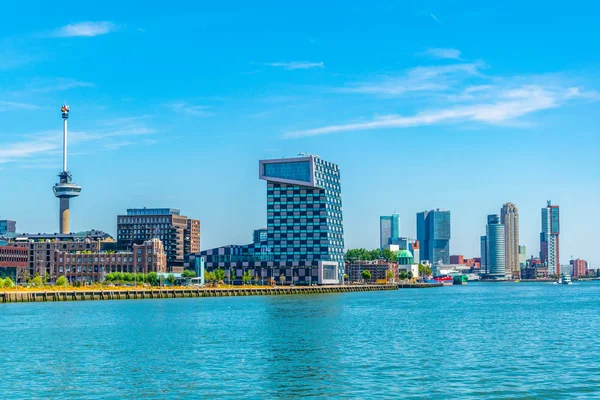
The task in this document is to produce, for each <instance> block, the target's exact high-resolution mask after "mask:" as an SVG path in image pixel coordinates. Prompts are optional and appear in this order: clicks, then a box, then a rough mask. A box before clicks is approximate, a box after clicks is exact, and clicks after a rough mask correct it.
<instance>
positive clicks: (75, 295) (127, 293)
mask: <svg viewBox="0 0 600 400" xmlns="http://www.w3.org/2000/svg"><path fill="white" fill-rule="evenodd" d="M396 289H398V285H340V286H307V287H301V286H295V287H274V288H270V287H265V288H244V287H240V288H222V289H221V288H177V289H166V288H165V289H137V290H133V289H132V290H123V289H115V290H61V291H35V292H33V291H32V292H29V291H27V292H25V291H24V292H14V291H13V292H2V293H0V302H2V303H21V302H24V303H28V302H45V301H88V300H129V299H167V298H190V297H231V296H289V295H301V294H325V293H349V292H373V291H382V290H396Z"/></svg>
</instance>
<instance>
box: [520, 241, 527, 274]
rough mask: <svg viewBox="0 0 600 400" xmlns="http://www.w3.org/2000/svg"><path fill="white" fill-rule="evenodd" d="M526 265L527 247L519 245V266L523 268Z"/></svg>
mask: <svg viewBox="0 0 600 400" xmlns="http://www.w3.org/2000/svg"><path fill="white" fill-rule="evenodd" d="M526 266H527V247H525V246H524V245H521V244H520V245H519V267H521V268H525V267H526Z"/></svg>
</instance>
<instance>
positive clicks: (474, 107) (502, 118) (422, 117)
mask: <svg viewBox="0 0 600 400" xmlns="http://www.w3.org/2000/svg"><path fill="white" fill-rule="evenodd" d="M581 93H582V92H581V91H580V89H579V88H574V87H569V88H566V89H554V88H545V87H542V86H539V85H525V86H521V87H517V88H512V89H505V90H500V91H498V93H497V96H496V101H494V102H488V103H476V104H471V105H466V106H460V107H453V108H440V109H437V110H433V111H425V112H420V113H417V114H415V115H412V116H386V117H384V118H377V119H372V120H371V121H367V122H361V123H351V124H341V125H329V126H324V127H320V128H315V129H307V130H300V131H294V132H288V133H286V134H284V137H287V138H300V137H307V136H319V135H326V134H331V133H339V132H350V131H364V130H373V129H384V128H410V127H417V126H427V125H434V124H440V123H451V122H461V121H462V122H468V121H475V122H482V123H487V124H500V123H504V122H511V121H513V120H515V119H517V118H519V117H522V116H525V115H528V114H531V113H534V112H537V111H541V110H547V109H552V108H556V107H558V106H560V105H562V104H563V103H564V102H565V101H567V100H569V99H572V98H574V97H581V98H585V96H583V95H581Z"/></svg>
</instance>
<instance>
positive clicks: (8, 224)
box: [0, 219, 17, 235]
mask: <svg viewBox="0 0 600 400" xmlns="http://www.w3.org/2000/svg"><path fill="white" fill-rule="evenodd" d="M16 232H17V223H16V222H15V221H11V220H8V219H0V235H5V234H7V233H16Z"/></svg>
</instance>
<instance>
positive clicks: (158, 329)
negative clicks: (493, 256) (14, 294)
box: [0, 283, 600, 399]
mask: <svg viewBox="0 0 600 400" xmlns="http://www.w3.org/2000/svg"><path fill="white" fill-rule="evenodd" d="M0 338H1V343H2V347H1V352H0V364H1V368H2V375H1V376H0V396H1V397H2V398H90V399H112V398H167V397H170V398H190V399H195V398H214V397H221V398H232V397H237V398H239V397H245V398H294V397H301V396H311V397H323V398H326V397H327V398H362V399H367V398H389V397H398V398H411V397H413V398H442V399H453V398H454V399H466V398H482V399H490V398H511V399H512V398H523V399H535V398H539V399H552V398H556V399H559V398H561V399H562V398H595V397H600V284H598V283H576V284H573V285H570V286H561V285H551V284H538V283H536V284H528V283H518V284H477V283H475V284H470V285H468V286H461V287H444V288H436V289H427V290H400V291H390V292H377V293H348V294H329V295H314V296H292V297H236V298H217V299H162V300H131V301H97V302H91V301H90V302H72V303H39V304H0Z"/></svg>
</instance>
